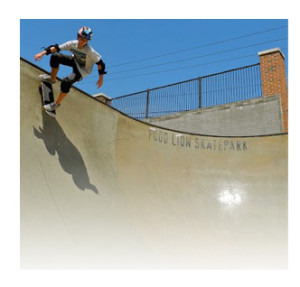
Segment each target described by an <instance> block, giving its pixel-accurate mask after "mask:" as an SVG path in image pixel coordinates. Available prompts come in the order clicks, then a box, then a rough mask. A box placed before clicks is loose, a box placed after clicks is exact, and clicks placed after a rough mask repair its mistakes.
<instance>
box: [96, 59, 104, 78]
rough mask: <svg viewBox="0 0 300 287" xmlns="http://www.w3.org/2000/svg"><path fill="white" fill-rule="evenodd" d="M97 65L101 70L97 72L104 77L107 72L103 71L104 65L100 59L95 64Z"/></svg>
mask: <svg viewBox="0 0 300 287" xmlns="http://www.w3.org/2000/svg"><path fill="white" fill-rule="evenodd" d="M96 64H97V65H101V69H100V70H98V73H99V75H104V74H107V72H106V71H105V63H104V62H103V61H102V59H101V60H100V61H99V62H97V63H96Z"/></svg>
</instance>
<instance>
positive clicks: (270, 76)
mask: <svg viewBox="0 0 300 287" xmlns="http://www.w3.org/2000/svg"><path fill="white" fill-rule="evenodd" d="M258 55H259V58H260V69H261V82H262V93H263V97H269V96H274V95H280V98H281V110H282V121H283V127H284V132H288V88H287V80H286V72H285V62H284V56H283V54H282V52H281V51H280V49H279V48H275V49H271V50H267V51H262V52H259V53H258Z"/></svg>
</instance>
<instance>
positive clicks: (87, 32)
mask: <svg viewBox="0 0 300 287" xmlns="http://www.w3.org/2000/svg"><path fill="white" fill-rule="evenodd" d="M92 35H93V33H92V30H91V28H89V27H81V28H80V29H79V31H78V33H77V40H73V41H68V42H66V43H64V44H62V45H58V44H55V45H51V46H49V47H47V48H45V50H44V51H42V52H40V53H38V54H36V55H35V56H34V58H35V60H36V61H39V60H41V59H42V57H43V56H44V55H49V54H51V59H50V66H51V76H49V75H47V74H42V75H40V79H41V80H42V81H48V82H50V83H55V81H56V75H57V72H58V70H59V65H60V64H62V65H66V66H69V67H72V68H73V72H72V73H71V74H70V75H69V76H67V77H65V78H64V79H63V80H62V82H61V87H60V94H59V96H58V98H57V100H56V102H53V103H50V104H47V105H44V108H45V110H47V111H53V110H55V109H56V108H58V107H59V106H60V103H61V101H62V100H63V99H64V98H65V97H66V96H67V94H68V93H69V91H70V88H71V86H72V85H73V84H74V83H76V82H79V81H81V80H82V79H83V78H84V77H86V76H87V75H88V74H90V73H91V72H92V70H93V66H94V64H96V65H98V73H99V79H98V81H97V88H98V89H99V88H100V87H101V86H102V84H103V75H104V74H106V72H105V63H104V62H103V61H102V57H101V55H99V54H98V53H97V52H96V51H95V50H94V49H93V48H92V47H91V46H90V45H89V44H88V42H89V41H90V40H91V39H92ZM65 50H67V51H71V52H72V55H64V54H60V53H58V52H60V51H65Z"/></svg>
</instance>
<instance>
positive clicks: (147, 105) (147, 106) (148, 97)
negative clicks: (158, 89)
mask: <svg viewBox="0 0 300 287" xmlns="http://www.w3.org/2000/svg"><path fill="white" fill-rule="evenodd" d="M149 102H150V90H147V103H146V119H147V118H148V117H149Z"/></svg>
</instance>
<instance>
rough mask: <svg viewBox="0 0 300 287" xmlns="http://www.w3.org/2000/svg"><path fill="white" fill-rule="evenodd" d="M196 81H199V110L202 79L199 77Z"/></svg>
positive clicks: (200, 106)
mask: <svg viewBox="0 0 300 287" xmlns="http://www.w3.org/2000/svg"><path fill="white" fill-rule="evenodd" d="M198 81H199V109H201V108H202V104H201V101H202V78H201V77H199V78H198Z"/></svg>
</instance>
